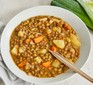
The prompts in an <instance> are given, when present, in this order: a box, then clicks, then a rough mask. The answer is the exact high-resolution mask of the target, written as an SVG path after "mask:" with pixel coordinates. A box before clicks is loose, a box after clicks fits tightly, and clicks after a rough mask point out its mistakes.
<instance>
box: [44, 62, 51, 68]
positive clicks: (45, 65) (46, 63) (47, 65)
mask: <svg viewBox="0 0 93 85" xmlns="http://www.w3.org/2000/svg"><path fill="white" fill-rule="evenodd" d="M42 65H43V66H44V67H46V68H47V67H50V65H51V62H50V61H48V62H44V63H42Z"/></svg>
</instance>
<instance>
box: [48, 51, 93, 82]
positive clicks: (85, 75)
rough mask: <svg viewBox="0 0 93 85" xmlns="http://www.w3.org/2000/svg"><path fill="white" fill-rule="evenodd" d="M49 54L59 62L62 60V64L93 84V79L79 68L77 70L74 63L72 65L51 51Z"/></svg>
mask: <svg viewBox="0 0 93 85" xmlns="http://www.w3.org/2000/svg"><path fill="white" fill-rule="evenodd" d="M49 52H51V53H52V54H53V55H54V56H55V57H56V58H57V59H58V60H60V61H61V62H62V63H64V64H65V65H67V66H68V67H69V68H71V69H72V70H73V71H75V72H76V73H78V74H80V75H81V76H83V77H84V78H86V79H87V80H89V81H90V82H92V83H93V78H91V77H90V76H88V75H87V74H86V73H84V72H83V71H81V70H80V69H79V68H77V67H76V66H75V65H73V64H72V63H70V62H69V61H68V60H67V59H66V58H64V57H63V56H62V55H60V54H59V53H57V52H54V51H51V50H49Z"/></svg>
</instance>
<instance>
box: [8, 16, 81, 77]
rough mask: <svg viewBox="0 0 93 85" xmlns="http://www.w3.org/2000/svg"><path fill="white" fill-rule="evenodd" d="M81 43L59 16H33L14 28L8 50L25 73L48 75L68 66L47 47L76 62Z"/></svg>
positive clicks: (65, 69) (55, 74)
mask: <svg viewBox="0 0 93 85" xmlns="http://www.w3.org/2000/svg"><path fill="white" fill-rule="evenodd" d="M80 45H81V44H80V41H79V39H78V36H77V34H76V32H75V31H74V29H73V28H72V27H71V26H70V25H69V24H68V23H67V22H65V21H64V20H62V19H61V18H57V17H54V16H35V17H31V18H29V19H27V20H25V21H23V22H21V23H20V24H19V25H18V26H17V27H16V28H15V29H14V31H13V33H12V35H11V38H10V53H11V56H12V58H13V61H14V62H15V64H16V65H17V66H18V67H19V68H20V69H21V70H23V71H24V72H25V73H27V75H29V76H35V77H39V78H47V77H54V76H57V75H59V74H61V73H64V72H66V71H67V70H68V69H69V68H68V67H67V66H66V65H64V64H63V63H61V62H60V61H59V60H58V59H56V58H55V57H54V56H53V55H52V54H51V53H50V52H48V50H49V49H50V50H52V51H56V52H58V53H60V54H61V55H63V56H64V57H65V58H66V59H68V61H70V62H71V63H75V62H76V61H77V59H78V58H79V53H80Z"/></svg>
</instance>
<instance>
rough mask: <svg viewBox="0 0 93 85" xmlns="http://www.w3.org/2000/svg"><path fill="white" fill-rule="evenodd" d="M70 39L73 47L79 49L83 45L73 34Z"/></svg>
mask: <svg viewBox="0 0 93 85" xmlns="http://www.w3.org/2000/svg"><path fill="white" fill-rule="evenodd" d="M70 39H71V43H72V45H74V46H77V47H79V46H80V45H81V43H80V41H79V40H78V38H77V36H76V35H74V34H71V36H70Z"/></svg>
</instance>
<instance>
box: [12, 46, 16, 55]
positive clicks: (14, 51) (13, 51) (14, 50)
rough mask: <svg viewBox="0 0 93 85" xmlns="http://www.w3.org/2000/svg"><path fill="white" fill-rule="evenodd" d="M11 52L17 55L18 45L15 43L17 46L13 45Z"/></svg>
mask: <svg viewBox="0 0 93 85" xmlns="http://www.w3.org/2000/svg"><path fill="white" fill-rule="evenodd" d="M11 53H12V54H13V55H17V54H18V45H15V46H14V47H13V49H12V50H11Z"/></svg>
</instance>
